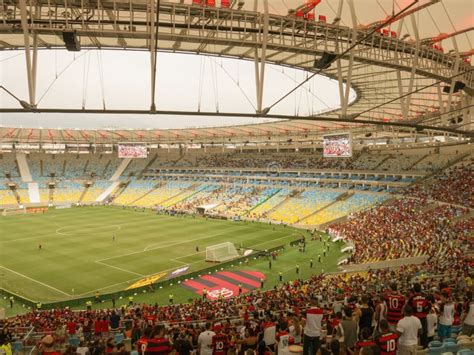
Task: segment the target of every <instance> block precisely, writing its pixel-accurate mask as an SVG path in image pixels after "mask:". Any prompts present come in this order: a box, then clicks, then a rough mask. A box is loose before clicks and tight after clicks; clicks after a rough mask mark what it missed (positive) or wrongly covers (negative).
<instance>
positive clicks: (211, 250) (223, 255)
mask: <svg viewBox="0 0 474 355" xmlns="http://www.w3.org/2000/svg"><path fill="white" fill-rule="evenodd" d="M237 257H239V253H238V252H237V249H235V246H234V244H232V243H231V242H225V243H221V244H216V245H211V246H209V247H207V248H206V261H215V262H222V261H227V260H230V259H235V258H237Z"/></svg>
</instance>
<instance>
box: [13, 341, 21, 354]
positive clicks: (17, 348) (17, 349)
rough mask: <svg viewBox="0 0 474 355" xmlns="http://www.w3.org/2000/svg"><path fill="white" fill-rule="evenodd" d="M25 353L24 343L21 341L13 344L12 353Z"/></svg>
mask: <svg viewBox="0 0 474 355" xmlns="http://www.w3.org/2000/svg"><path fill="white" fill-rule="evenodd" d="M21 351H23V343H22V342H21V341H15V342H13V343H12V352H13V353H19V352H21Z"/></svg>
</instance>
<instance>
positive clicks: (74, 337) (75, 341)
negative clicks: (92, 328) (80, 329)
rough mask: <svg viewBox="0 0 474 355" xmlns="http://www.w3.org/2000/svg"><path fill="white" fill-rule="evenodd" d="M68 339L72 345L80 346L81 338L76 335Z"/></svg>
mask: <svg viewBox="0 0 474 355" xmlns="http://www.w3.org/2000/svg"><path fill="white" fill-rule="evenodd" d="M68 341H69V345H71V346H79V343H80V340H79V338H78V337H77V336H75V335H73V336H71V337H70V338H69V340H68Z"/></svg>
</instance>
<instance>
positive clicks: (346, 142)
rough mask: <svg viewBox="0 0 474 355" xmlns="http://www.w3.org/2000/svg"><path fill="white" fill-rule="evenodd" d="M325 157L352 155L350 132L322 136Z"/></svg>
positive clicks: (348, 156) (347, 156)
mask: <svg viewBox="0 0 474 355" xmlns="http://www.w3.org/2000/svg"><path fill="white" fill-rule="evenodd" d="M323 156H324V157H325V158H350V157H352V137H351V134H350V133H340V134H331V135H327V136H324V137H323Z"/></svg>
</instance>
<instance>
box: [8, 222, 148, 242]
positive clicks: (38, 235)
mask: <svg viewBox="0 0 474 355" xmlns="http://www.w3.org/2000/svg"><path fill="white" fill-rule="evenodd" d="M141 222H143V221H134V222H127V223H122V224H114V226H120V228H121V227H122V226H126V225H129V224H135V223H141ZM54 223H55V224H59V223H57V222H54ZM105 225H107V226H109V225H110V224H102V226H105ZM62 228H68V227H67V226H66V227H61V228H58V229H56V231H55V233H54V234H53V233H52V232H48V233H45V234H37V235H36V236H34V237H27V238H17V239H11V240H5V241H3V242H2V241H0V244H6V243H12V242H19V241H22V240H30V239H38V238H40V237H41V238H48V237H57V236H58V235H64V234H60V233H57V231H58V230H59V229H62Z"/></svg>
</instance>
